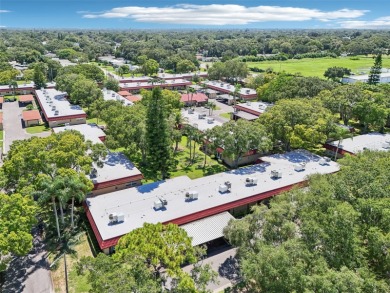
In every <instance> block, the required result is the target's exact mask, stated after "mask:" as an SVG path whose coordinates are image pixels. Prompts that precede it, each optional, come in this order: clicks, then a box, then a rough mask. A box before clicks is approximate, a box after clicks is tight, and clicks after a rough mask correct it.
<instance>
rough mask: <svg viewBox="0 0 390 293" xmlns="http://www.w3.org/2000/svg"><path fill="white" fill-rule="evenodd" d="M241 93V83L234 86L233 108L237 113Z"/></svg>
mask: <svg viewBox="0 0 390 293" xmlns="http://www.w3.org/2000/svg"><path fill="white" fill-rule="evenodd" d="M240 91H241V85H240V84H239V83H236V84H235V85H234V92H233V108H234V112H235V111H236V103H237V101H236V98H237V97H238V98H239V97H240Z"/></svg>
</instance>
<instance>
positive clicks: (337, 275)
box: [225, 152, 390, 292]
mask: <svg viewBox="0 0 390 293" xmlns="http://www.w3.org/2000/svg"><path fill="white" fill-rule="evenodd" d="M339 162H340V163H341V165H342V169H341V171H340V172H338V173H337V174H334V175H315V176H313V177H312V178H311V179H310V182H309V187H308V188H307V189H305V190H302V189H301V190H294V191H291V192H288V193H287V194H285V195H282V196H278V197H277V198H275V199H273V200H272V201H271V202H270V205H269V207H267V206H264V205H262V206H258V207H255V208H254V209H253V213H252V214H250V215H248V216H246V217H245V218H244V219H242V220H235V221H232V222H230V223H229V226H228V227H227V228H226V229H225V235H226V237H227V238H228V239H229V241H230V242H231V243H232V244H233V245H236V246H238V248H239V252H238V254H239V258H240V263H241V272H242V275H243V280H244V283H245V286H246V287H247V288H248V290H249V291H253V292H293V291H294V292H389V290H390V283H389V280H390V279H389V274H390V258H389V255H390V226H389V223H390V218H389V217H390V202H389V186H390V181H389V180H390V173H389V170H390V169H389V168H388V166H389V164H390V154H389V153H386V152H364V153H362V154H359V155H357V156H348V157H346V158H344V159H342V160H340V161H339Z"/></svg>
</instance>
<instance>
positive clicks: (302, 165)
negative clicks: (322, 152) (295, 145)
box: [294, 163, 306, 172]
mask: <svg viewBox="0 0 390 293" xmlns="http://www.w3.org/2000/svg"><path fill="white" fill-rule="evenodd" d="M305 168H306V163H299V164H295V165H294V170H295V171H297V172H301V171H304V170H305Z"/></svg>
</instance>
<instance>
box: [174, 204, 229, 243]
mask: <svg viewBox="0 0 390 293" xmlns="http://www.w3.org/2000/svg"><path fill="white" fill-rule="evenodd" d="M232 219H234V217H233V216H232V215H231V214H230V213H229V212H223V213H220V214H217V215H214V216H210V217H207V218H203V219H200V220H197V221H194V222H191V223H188V224H185V225H182V226H180V228H183V229H184V230H185V231H186V232H187V234H188V236H189V237H191V238H192V245H193V246H197V245H200V244H204V243H207V242H210V241H212V240H215V239H218V238H221V237H223V229H224V228H225V227H226V226H227V225H228V223H229V221H230V220H232Z"/></svg>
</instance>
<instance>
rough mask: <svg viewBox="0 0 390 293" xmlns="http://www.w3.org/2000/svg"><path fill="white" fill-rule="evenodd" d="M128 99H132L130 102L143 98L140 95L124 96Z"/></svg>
mask: <svg viewBox="0 0 390 293" xmlns="http://www.w3.org/2000/svg"><path fill="white" fill-rule="evenodd" d="M124 98H125V99H126V100H128V101H130V102H133V103H134V102H138V101H141V98H140V97H138V96H127V97H124Z"/></svg>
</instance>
